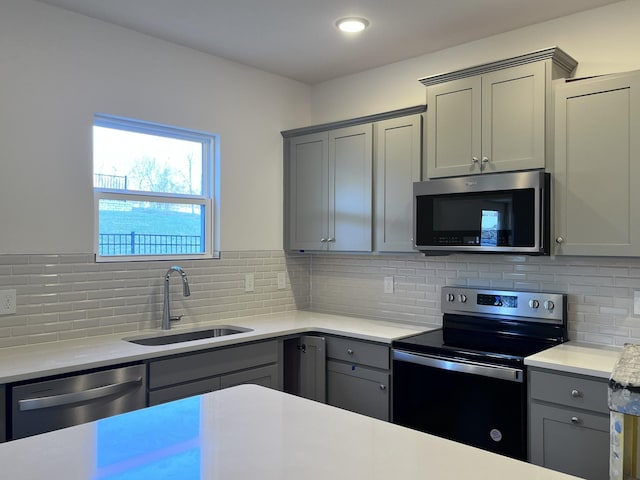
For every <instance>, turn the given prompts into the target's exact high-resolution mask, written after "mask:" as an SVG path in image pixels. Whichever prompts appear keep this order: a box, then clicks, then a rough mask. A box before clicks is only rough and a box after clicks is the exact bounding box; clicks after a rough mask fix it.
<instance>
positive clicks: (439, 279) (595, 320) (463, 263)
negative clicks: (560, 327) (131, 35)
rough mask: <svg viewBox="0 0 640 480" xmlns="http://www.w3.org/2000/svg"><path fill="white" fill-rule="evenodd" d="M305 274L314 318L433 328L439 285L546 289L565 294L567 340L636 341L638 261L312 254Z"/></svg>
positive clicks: (639, 331)
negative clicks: (388, 284)
mask: <svg viewBox="0 0 640 480" xmlns="http://www.w3.org/2000/svg"><path fill="white" fill-rule="evenodd" d="M310 268H311V285H312V287H311V309H312V310H315V311H319V312H330V313H340V314H346V315H362V316H367V317H373V318H378V319H383V320H402V321H408V322H411V323H416V324H425V325H434V324H435V325H439V324H441V323H442V320H441V318H442V315H441V313H440V297H439V294H440V288H441V287H442V286H443V285H454V286H469V287H490V288H504V289H515V290H531V291H549V292H559V293H566V294H567V295H568V312H569V319H568V321H569V335H570V338H571V339H573V340H580V341H585V342H590V343H596V344H602V345H623V344H624V343H625V342H634V341H635V342H638V343H640V317H637V316H631V314H630V312H632V310H633V301H632V299H633V290H638V289H640V259H637V258H604V257H553V256H551V257H528V256H520V255H513V256H499V255H482V256H480V255H452V256H450V257H445V258H442V257H440V258H433V259H431V258H429V257H421V256H418V255H411V254H408V255H395V256H393V255H392V256H388V257H387V256H385V257H382V256H371V255H343V256H338V255H328V254H313V255H311V266H310ZM408 269H411V270H415V273H414V274H411V275H407V274H406V271H407V270H408ZM363 272H364V273H365V275H366V277H367V280H366V284H365V287H364V288H363V279H362V273H363ZM385 276H395V277H396V283H395V286H396V290H395V292H394V293H393V294H385V295H382V294H381V292H382V285H383V279H384V277H385ZM371 290H373V291H374V293H373V294H371Z"/></svg>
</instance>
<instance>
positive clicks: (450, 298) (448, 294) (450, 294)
mask: <svg viewBox="0 0 640 480" xmlns="http://www.w3.org/2000/svg"><path fill="white" fill-rule="evenodd" d="M455 300H456V296H455V295H454V294H453V293H447V301H448V302H454V301H455Z"/></svg>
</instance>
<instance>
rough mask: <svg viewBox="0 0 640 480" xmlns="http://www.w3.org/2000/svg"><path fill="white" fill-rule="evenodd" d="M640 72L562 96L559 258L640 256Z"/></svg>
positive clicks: (566, 89)
mask: <svg viewBox="0 0 640 480" xmlns="http://www.w3.org/2000/svg"><path fill="white" fill-rule="evenodd" d="M639 82H640V74H638V73H637V72H634V73H630V74H621V75H610V76H604V77H599V78H594V79H588V80H581V81H575V82H570V83H567V84H564V85H562V86H560V87H558V89H557V90H556V127H555V142H556V143H555V145H556V147H555V169H554V179H555V185H554V187H555V188H554V192H555V237H556V248H555V253H556V254H558V255H562V254H564V255H616V256H637V255H640V216H639V215H638V211H637V209H638V205H640V189H638V185H639V184H640V162H638V157H639V156H640V135H638V132H640V98H639V95H640V91H639V87H640V83H639Z"/></svg>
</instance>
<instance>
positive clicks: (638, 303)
mask: <svg viewBox="0 0 640 480" xmlns="http://www.w3.org/2000/svg"><path fill="white" fill-rule="evenodd" d="M633 314H634V315H640V290H636V291H635V292H633Z"/></svg>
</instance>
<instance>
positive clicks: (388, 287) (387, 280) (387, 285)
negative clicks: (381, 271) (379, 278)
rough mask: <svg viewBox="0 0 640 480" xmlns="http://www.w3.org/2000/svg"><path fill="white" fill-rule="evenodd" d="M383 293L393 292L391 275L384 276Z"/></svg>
mask: <svg viewBox="0 0 640 480" xmlns="http://www.w3.org/2000/svg"><path fill="white" fill-rule="evenodd" d="M384 293H393V277H384Z"/></svg>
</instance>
